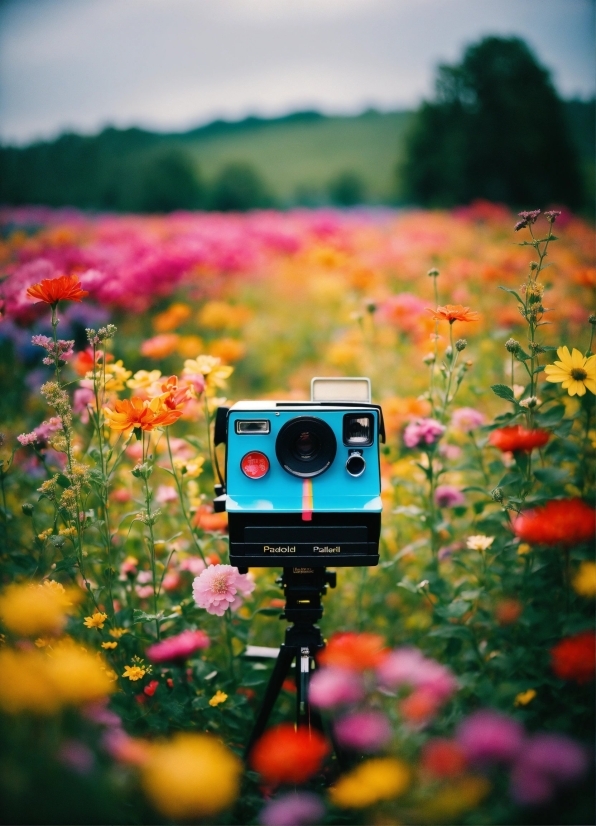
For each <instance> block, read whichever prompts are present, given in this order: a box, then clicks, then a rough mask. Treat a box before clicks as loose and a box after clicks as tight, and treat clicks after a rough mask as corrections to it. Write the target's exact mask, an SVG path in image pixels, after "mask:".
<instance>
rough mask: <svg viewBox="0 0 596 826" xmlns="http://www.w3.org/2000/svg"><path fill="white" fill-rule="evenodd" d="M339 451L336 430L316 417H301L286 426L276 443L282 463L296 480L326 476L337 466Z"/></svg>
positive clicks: (276, 450)
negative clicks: (334, 461)
mask: <svg viewBox="0 0 596 826" xmlns="http://www.w3.org/2000/svg"><path fill="white" fill-rule="evenodd" d="M336 450H337V442H336V439H335V435H334V433H333V430H332V429H331V428H330V427H329V425H328V424H327V423H326V422H324V421H323V420H322V419H316V418H315V417H313V416H299V417H298V418H296V419H292V420H291V421H289V422H286V423H285V424H284V425H283V427H282V428H281V430H280V431H279V433H278V435H277V440H276V442H275V452H276V455H277V458H278V461H279V463H280V464H281V466H282V467H283V468H284V470H287V472H288V473H291V474H292V475H293V476H301V477H309V476H318V475H319V474H320V473H323V472H324V471H326V470H327V468H328V467H329V466H330V465H331V463H332V462H333V460H334V458H335V452H336Z"/></svg>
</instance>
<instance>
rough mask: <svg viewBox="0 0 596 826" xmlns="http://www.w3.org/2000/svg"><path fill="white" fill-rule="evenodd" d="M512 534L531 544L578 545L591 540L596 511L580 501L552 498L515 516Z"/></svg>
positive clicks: (594, 531)
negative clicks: (540, 505) (544, 503)
mask: <svg viewBox="0 0 596 826" xmlns="http://www.w3.org/2000/svg"><path fill="white" fill-rule="evenodd" d="M513 532H514V533H515V535H516V536H518V537H519V538H520V539H521V540H522V541H523V542H529V543H530V545H564V546H571V545H578V544H580V543H581V542H589V541H590V540H592V539H593V538H594V535H595V534H596V511H595V510H594V509H593V508H591V507H590V506H589V505H587V504H586V503H585V502H584V501H583V499H577V498H576V499H552V500H551V501H550V502H547V503H546V505H543V506H542V507H538V508H532V510H527V511H524V512H523V513H522V514H520V515H519V516H517V517H516V518H515V520H514V522H513Z"/></svg>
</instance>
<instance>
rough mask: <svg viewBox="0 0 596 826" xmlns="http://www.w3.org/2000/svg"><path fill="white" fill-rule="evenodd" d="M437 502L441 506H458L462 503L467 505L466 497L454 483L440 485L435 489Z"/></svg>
mask: <svg viewBox="0 0 596 826" xmlns="http://www.w3.org/2000/svg"><path fill="white" fill-rule="evenodd" d="M435 502H436V503H437V506H438V507H439V508H457V507H458V506H460V505H465V503H466V498H465V496H464V495H463V493H462V492H461V490H459V488H455V487H453V485H439V486H438V487H437V488H436V489H435Z"/></svg>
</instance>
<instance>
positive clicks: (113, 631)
mask: <svg viewBox="0 0 596 826" xmlns="http://www.w3.org/2000/svg"><path fill="white" fill-rule="evenodd" d="M108 633H109V635H110V636H111V637H114V639H116V640H119V639H120V638H121V637H123V636H124V634H128V628H110V630H109V631H108Z"/></svg>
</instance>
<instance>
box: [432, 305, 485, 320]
mask: <svg viewBox="0 0 596 826" xmlns="http://www.w3.org/2000/svg"><path fill="white" fill-rule="evenodd" d="M426 309H427V310H428V312H429V313H432V317H433V318H434V319H435V321H448V322H449V323H450V324H453V322H454V321H478V319H479V318H480V314H479V313H476V312H474V311H473V310H470V308H469V307H463V306H462V305H461V304H445V306H444V307H437V309H436V310H431V309H430V307H427V308H426Z"/></svg>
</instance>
